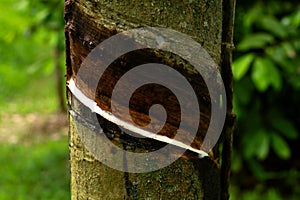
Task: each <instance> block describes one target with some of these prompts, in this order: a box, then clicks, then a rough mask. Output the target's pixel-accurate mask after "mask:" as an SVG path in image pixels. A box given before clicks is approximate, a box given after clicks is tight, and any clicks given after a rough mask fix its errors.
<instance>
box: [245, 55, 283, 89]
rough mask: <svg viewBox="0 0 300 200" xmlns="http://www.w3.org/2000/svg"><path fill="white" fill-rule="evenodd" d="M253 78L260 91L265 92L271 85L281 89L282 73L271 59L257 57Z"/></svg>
mask: <svg viewBox="0 0 300 200" xmlns="http://www.w3.org/2000/svg"><path fill="white" fill-rule="evenodd" d="M251 78H252V81H253V83H254V85H255V87H256V88H257V89H258V90H259V91H260V92H264V91H265V90H266V89H267V88H268V87H269V86H270V85H272V86H273V87H274V88H275V89H276V90H279V89H281V76H280V73H279V71H278V69H277V68H276V66H275V64H274V63H273V62H272V60H270V59H267V58H256V59H255V61H254V63H253V69H252V74H251Z"/></svg>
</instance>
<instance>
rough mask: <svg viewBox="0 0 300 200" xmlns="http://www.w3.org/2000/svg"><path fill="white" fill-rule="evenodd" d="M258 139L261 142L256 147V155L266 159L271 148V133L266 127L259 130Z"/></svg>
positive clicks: (260, 158)
mask: <svg viewBox="0 0 300 200" xmlns="http://www.w3.org/2000/svg"><path fill="white" fill-rule="evenodd" d="M257 140H259V141H260V142H259V143H258V144H257V145H256V147H255V149H256V155H257V157H258V159H259V160H264V159H265V158H266V157H267V156H268V154H269V149H270V137H269V133H268V132H267V131H266V130H264V129H260V130H259V131H258V135H257Z"/></svg>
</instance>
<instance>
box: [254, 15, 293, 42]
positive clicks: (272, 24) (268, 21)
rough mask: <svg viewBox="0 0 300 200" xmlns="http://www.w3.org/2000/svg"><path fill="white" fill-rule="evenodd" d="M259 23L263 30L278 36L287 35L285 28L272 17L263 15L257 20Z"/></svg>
mask: <svg viewBox="0 0 300 200" xmlns="http://www.w3.org/2000/svg"><path fill="white" fill-rule="evenodd" d="M259 23H260V24H261V26H262V27H263V28H264V29H265V30H267V31H270V32H271V33H272V34H274V35H276V36H278V37H280V38H285V37H286V36H287V35H288V33H287V31H286V28H285V27H284V26H283V25H282V24H281V23H280V22H279V21H278V20H277V19H276V18H274V17H271V16H264V17H263V18H261V19H260V20H259Z"/></svg>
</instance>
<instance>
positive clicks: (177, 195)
mask: <svg viewBox="0 0 300 200" xmlns="http://www.w3.org/2000/svg"><path fill="white" fill-rule="evenodd" d="M222 19H223V5H222V1H218V0H211V1H208V0H200V1H198V0H194V1H191V0H184V1H179V0H176V1H159V0H153V1H149V0H139V1H138V0H131V1H106V0H90V1H84V0H67V1H66V2H65V23H66V25H65V37H66V63H67V76H68V79H70V78H71V76H74V75H76V74H77V72H78V70H79V68H80V66H81V64H82V62H83V61H84V59H85V58H86V56H87V55H88V54H89V53H90V52H91V51H92V49H93V48H94V47H95V46H97V45H98V44H100V43H101V42H102V41H104V40H105V39H107V38H109V37H111V36H112V35H115V34H117V33H119V32H122V31H126V30H130V29H133V28H137V27H144V26H151V27H165V28H170V29H173V30H177V31H179V32H182V33H185V34H187V35H190V36H191V37H192V38H193V39H194V40H196V41H197V42H198V43H200V44H201V45H202V46H203V47H204V48H205V49H206V50H207V52H208V53H209V54H210V56H211V57H212V59H213V60H214V62H215V63H217V64H218V65H219V66H220V67H219V70H220V71H222V72H223V71H225V72H226V73H231V71H230V70H228V67H230V64H229V65H227V66H226V67H227V68H226V69H222V66H221V63H222V62H221V61H222V59H221V52H222V42H223V41H222ZM231 28H232V27H231ZM223 35H224V34H223ZM223 38H224V36H223ZM138 55H139V57H143V58H144V57H146V58H148V57H151V56H153V52H151V51H150V52H147V51H146V52H140V53H138ZM159 55H165V53H164V52H161V54H159ZM226 55H227V54H226ZM227 56H228V55H227ZM129 57H130V56H129ZM139 57H138V56H137V55H135V56H133V58H132V59H133V60H134V59H137V60H138V58H139ZM154 61H156V60H154ZM137 62H138V61H137ZM163 62H164V63H166V64H169V65H171V66H172V67H174V68H175V69H177V70H179V71H180V66H178V65H177V64H176V62H175V64H174V63H173V62H171V61H169V60H168V59H167V60H164V59H163ZM172 63H173V64H172ZM182 73H183V74H185V75H186V76H187V77H188V78H190V79H192V81H191V82H192V84H193V85H195V91H196V92H197V93H201V92H202V90H204V89H203V88H204V87H203V86H202V83H203V81H202V82H201V80H200V81H194V82H193V80H196V79H197V76H199V74H194V73H192V72H190V71H189V70H185V71H184V70H183V71H182ZM227 75H228V74H227ZM226 79H227V80H226V81H224V83H225V88H226V89H229V90H230V91H231V89H232V86H231V82H232V80H231V76H230V75H229V76H226ZM197 80H198V79H197ZM199 85H200V86H199ZM229 94H231V93H229ZM67 96H68V103H69V107H71V106H74V105H72V102H73V100H74V99H72V95H71V93H70V91H68V92H67ZM208 99H209V97H208ZM231 102H232V95H230V96H229V98H227V104H228V105H229V106H230V108H229V109H230V114H231V111H232V110H231V109H232V108H231ZM97 103H98V102H97ZM73 104H74V103H73ZM228 105H227V106H228ZM75 106H76V105H75ZM71 111H72V110H70V112H71ZM79 118H80V117H79ZM201 118H203V121H202V122H201V123H202V124H201V125H202V127H203V130H202V131H205V130H207V127H208V124H209V122H210V120H209V114H208V115H203V116H201ZM69 119H70V121H69V123H70V129H69V136H70V138H69V146H70V162H71V197H72V199H220V198H221V197H222V194H221V192H222V193H226V191H222V189H221V181H220V179H221V175H220V173H221V170H220V167H219V164H218V160H219V159H220V158H219V149H218V145H216V146H215V148H214V149H213V151H212V152H213V153H210V154H209V157H205V158H202V159H200V158H198V157H197V156H195V155H194V154H193V153H191V152H188V151H187V152H186V153H185V154H184V155H183V156H181V157H180V158H179V159H178V160H176V161H175V162H174V163H172V164H171V165H169V166H167V167H165V168H162V169H159V170H157V171H154V172H148V173H128V172H122V171H118V170H115V169H112V168H110V167H108V166H106V165H104V164H102V163H101V162H99V161H98V160H97V159H96V158H95V157H94V156H93V155H92V154H91V153H90V152H89V151H88V150H87V149H86V147H85V146H84V144H83V142H82V140H83V138H81V137H80V136H79V134H78V127H81V124H78V121H79V120H80V119H77V118H76V116H74V115H71V114H70V115H69ZM100 121H101V120H100ZM102 123H104V126H105V127H106V129H103V130H98V131H99V132H101V133H102V134H103V135H105V134H106V135H107V132H112V131H113V130H111V129H114V128H112V127H113V125H111V123H110V122H108V121H105V120H103V119H102ZM226 126H227V127H225V129H226V134H227V135H228V134H229V133H230V131H232V129H231V127H232V126H233V124H232V123H226ZM81 128H84V127H81ZM94 131H96V130H94ZM103 132H104V133H103ZM101 133H100V134H101ZM197 137H198V138H199V141H200V143H201V140H202V139H203V137H204V136H203V135H201V134H199V136H197ZM228 137H229V136H228ZM228 137H226V138H227V139H228ZM226 138H225V140H226ZM229 139H231V138H229ZM125 140H130V138H129V139H128V138H127V139H125ZM126 142H128V143H130V141H126ZM195 143H196V142H195ZM229 144H230V142H229ZM226 145H227V146H228V143H226ZM121 146H122V145H121ZM195 146H197V144H195ZM229 146H230V145H229ZM143 147H145V146H143ZM143 147H141V148H143ZM125 149H126V147H125ZM225 155H229V154H225ZM229 156H230V155H229ZM227 166H228V165H227ZM224 168H225V169H224V172H222V173H228V170H229V169H228V167H224ZM225 179H227V177H226V176H225ZM222 180H223V182H224V183H222V185H225V187H227V186H226V184H225V182H226V181H224V178H222ZM227 181H228V180H227ZM225 190H227V189H226V188H225ZM223 196H224V194H223ZM225 196H226V195H225Z"/></svg>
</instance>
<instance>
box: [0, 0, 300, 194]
mask: <svg viewBox="0 0 300 200" xmlns="http://www.w3.org/2000/svg"><path fill="white" fill-rule="evenodd" d="M0 10H1V12H2V13H1V15H0V23H1V26H0V47H1V48H0V59H1V63H0V152H1V156H0V172H1V178H0V199H4V200H5V199H69V198H70V194H69V192H70V191H69V169H68V141H67V136H66V132H67V129H66V124H64V123H62V124H60V123H58V121H60V122H61V121H63V120H56V121H55V120H54V121H53V118H54V119H56V118H58V119H61V115H59V114H57V113H59V112H61V110H63V108H61V104H60V102H59V99H60V98H58V96H59V95H58V94H59V93H61V91H60V90H59V87H61V86H62V87H63V84H61V83H60V82H59V81H58V77H60V78H61V80H63V77H62V74H61V71H62V70H65V69H64V67H65V59H64V33H63V26H64V21H63V1H62V0H51V1H47V0H19V1H17V0H2V3H1V4H0ZM235 44H236V50H235V51H234V58H233V59H234V63H233V75H234V109H235V112H236V114H237V122H236V128H235V133H234V152H233V160H232V184H231V189H230V192H231V199H251V200H253V199H267V200H268V199H269V200H276V199H298V198H297V197H299V196H300V171H299V169H300V156H299V152H300V148H299V145H298V143H299V138H300V137H299V130H300V115H299V114H300V106H299V103H300V56H299V55H300V2H298V1H297V0H289V1H283V0H266V1H262V0H254V1H246V0H237V8H236V25H235ZM49 116H51V117H49ZM51 120H52V126H53V127H50V128H49V127H45V126H49V121H51ZM28 124H29V125H28ZM45 124H46V125H45ZM17 126H20V127H17Z"/></svg>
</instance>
